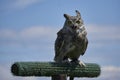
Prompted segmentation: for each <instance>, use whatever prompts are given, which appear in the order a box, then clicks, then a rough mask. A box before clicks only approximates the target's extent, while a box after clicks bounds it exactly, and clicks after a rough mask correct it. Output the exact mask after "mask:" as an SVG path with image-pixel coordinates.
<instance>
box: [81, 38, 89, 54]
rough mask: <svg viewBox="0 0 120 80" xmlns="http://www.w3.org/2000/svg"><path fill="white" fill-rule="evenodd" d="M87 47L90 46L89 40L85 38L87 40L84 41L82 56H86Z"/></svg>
mask: <svg viewBox="0 0 120 80" xmlns="http://www.w3.org/2000/svg"><path fill="white" fill-rule="evenodd" d="M87 46H88V39H87V38H85V40H84V41H83V44H82V54H81V55H84V54H85V51H86V49H87Z"/></svg>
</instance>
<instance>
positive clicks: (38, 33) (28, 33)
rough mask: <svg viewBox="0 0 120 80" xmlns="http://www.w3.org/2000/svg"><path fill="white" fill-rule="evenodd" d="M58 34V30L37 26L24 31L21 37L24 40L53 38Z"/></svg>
mask: <svg viewBox="0 0 120 80" xmlns="http://www.w3.org/2000/svg"><path fill="white" fill-rule="evenodd" d="M56 32H57V29H55V28H52V27H41V26H35V27H30V28H28V29H24V30H22V31H21V32H20V36H21V37H23V38H40V37H42V38H43V37H45V38H53V37H55V35H56Z"/></svg>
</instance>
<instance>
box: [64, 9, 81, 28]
mask: <svg viewBox="0 0 120 80" xmlns="http://www.w3.org/2000/svg"><path fill="white" fill-rule="evenodd" d="M76 13H77V16H70V15H68V14H64V17H65V18H66V21H65V26H66V27H69V28H71V29H73V30H76V29H79V28H80V27H81V26H82V25H83V20H82V19H81V16H80V13H79V12H78V11H77V10H76Z"/></svg>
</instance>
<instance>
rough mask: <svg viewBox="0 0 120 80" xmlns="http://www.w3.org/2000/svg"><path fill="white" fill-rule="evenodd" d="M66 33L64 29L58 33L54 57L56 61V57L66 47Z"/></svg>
mask: <svg viewBox="0 0 120 80" xmlns="http://www.w3.org/2000/svg"><path fill="white" fill-rule="evenodd" d="M64 35H65V33H64V31H63V30H62V29H61V30H60V31H59V32H58V33H57V39H56V41H55V57H54V60H55V61H56V58H58V57H60V55H62V54H63V53H61V52H62V51H63V48H64V47H65V38H64Z"/></svg>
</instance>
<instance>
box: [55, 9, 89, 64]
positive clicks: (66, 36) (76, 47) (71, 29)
mask: <svg viewBox="0 0 120 80" xmlns="http://www.w3.org/2000/svg"><path fill="white" fill-rule="evenodd" d="M64 17H65V19H66V21H65V23H64V26H63V28H62V29H60V31H58V33H57V39H56V40H55V57H54V60H55V61H56V62H64V61H68V60H71V62H77V63H78V64H80V66H85V64H84V63H83V62H82V61H80V60H78V59H79V57H80V55H84V53H85V51H86V49H87V45H88V39H87V37H86V35H87V32H86V29H85V26H84V23H83V20H82V18H81V15H80V12H79V11H77V10H76V16H70V15H68V14H64Z"/></svg>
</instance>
